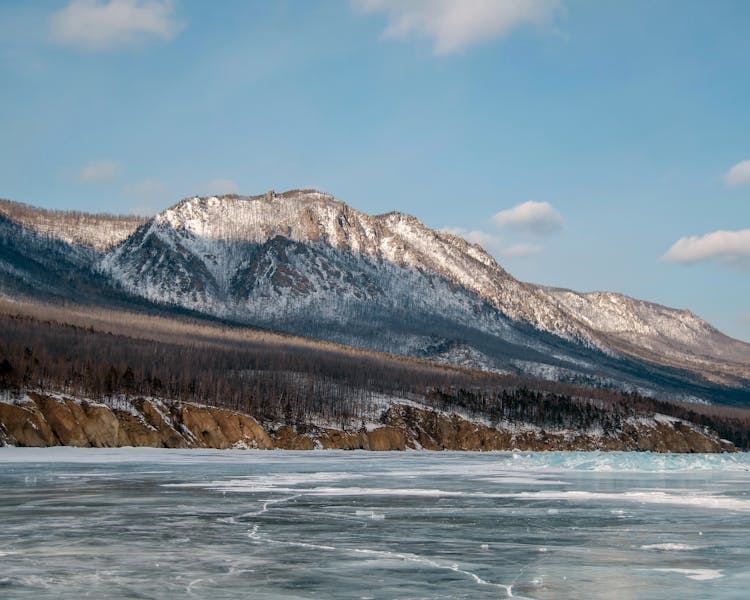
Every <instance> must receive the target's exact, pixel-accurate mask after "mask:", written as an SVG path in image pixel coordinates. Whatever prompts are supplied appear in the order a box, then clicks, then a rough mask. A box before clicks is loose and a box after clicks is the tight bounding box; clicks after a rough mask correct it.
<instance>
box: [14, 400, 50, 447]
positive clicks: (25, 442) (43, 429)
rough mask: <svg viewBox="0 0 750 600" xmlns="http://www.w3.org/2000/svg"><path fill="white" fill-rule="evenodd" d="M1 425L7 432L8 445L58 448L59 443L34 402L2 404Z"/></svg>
mask: <svg viewBox="0 0 750 600" xmlns="http://www.w3.org/2000/svg"><path fill="white" fill-rule="evenodd" d="M0 423H2V424H3V428H4V429H5V432H6V435H7V437H6V443H8V444H12V445H14V446H33V447H37V448H39V447H45V446H57V445H59V441H58V440H57V438H55V434H54V433H53V432H52V430H51V429H50V427H49V425H48V424H47V421H46V420H45V419H44V415H42V413H41V411H40V410H39V407H38V406H37V405H36V404H35V403H33V402H24V403H21V404H7V403H5V402H0Z"/></svg>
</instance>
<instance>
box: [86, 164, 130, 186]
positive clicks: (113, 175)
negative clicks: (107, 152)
mask: <svg viewBox="0 0 750 600" xmlns="http://www.w3.org/2000/svg"><path fill="white" fill-rule="evenodd" d="M119 176H120V163H118V162H117V161H114V160H97V161H94V162H90V163H89V164H87V165H86V166H85V167H83V168H82V169H81V170H80V171H79V172H78V180H79V181H80V182H81V183H107V182H110V181H116V180H117V178H118V177H119Z"/></svg>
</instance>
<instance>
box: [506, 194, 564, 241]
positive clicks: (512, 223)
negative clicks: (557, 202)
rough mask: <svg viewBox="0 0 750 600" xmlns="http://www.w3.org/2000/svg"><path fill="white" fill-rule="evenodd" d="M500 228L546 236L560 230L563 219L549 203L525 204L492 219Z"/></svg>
mask: <svg viewBox="0 0 750 600" xmlns="http://www.w3.org/2000/svg"><path fill="white" fill-rule="evenodd" d="M492 222H493V223H494V224H495V225H497V226H498V227H503V228H508V229H517V230H521V231H527V232H530V233H534V234H537V235H546V234H549V233H552V232H553V231H556V230H557V229H560V228H561V227H562V225H563V220H562V217H561V216H560V215H559V214H558V213H557V211H556V210H555V209H554V208H552V205H551V204H550V203H549V202H524V203H523V204H519V205H518V206H514V207H513V208H509V209H508V210H501V211H500V212H499V213H497V214H495V215H494V216H493V217H492Z"/></svg>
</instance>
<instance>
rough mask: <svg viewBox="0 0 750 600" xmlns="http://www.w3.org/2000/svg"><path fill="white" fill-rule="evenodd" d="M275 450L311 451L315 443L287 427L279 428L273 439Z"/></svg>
mask: <svg viewBox="0 0 750 600" xmlns="http://www.w3.org/2000/svg"><path fill="white" fill-rule="evenodd" d="M273 443H274V447H275V448H280V449H282V450H313V449H314V448H315V442H313V441H312V440H311V439H310V438H309V437H308V436H306V435H302V434H299V433H297V432H296V431H295V430H294V429H293V428H292V427H290V426H289V425H284V426H283V427H280V428H279V429H278V430H277V431H276V433H275V435H274V438H273Z"/></svg>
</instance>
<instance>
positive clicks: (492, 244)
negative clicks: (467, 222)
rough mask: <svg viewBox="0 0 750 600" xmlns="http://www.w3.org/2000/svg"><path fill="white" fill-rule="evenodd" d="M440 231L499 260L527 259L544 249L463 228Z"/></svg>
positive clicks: (445, 228) (449, 228)
mask: <svg viewBox="0 0 750 600" xmlns="http://www.w3.org/2000/svg"><path fill="white" fill-rule="evenodd" d="M441 231H445V232H447V233H452V234H453V235H457V236H459V237H462V238H464V239H465V240H466V241H467V242H469V243H471V244H479V245H480V246H481V247H482V248H484V249H485V250H486V251H487V252H489V253H490V254H494V255H495V256H496V257H498V258H500V257H502V258H529V257H531V256H536V255H537V254H541V253H542V251H543V250H544V248H543V247H542V246H538V245H536V244H512V245H510V246H508V245H507V242H506V241H505V240H504V239H503V238H502V237H500V236H498V235H494V234H492V233H487V232H486V231H481V230H477V229H474V230H468V229H464V228H463V227H444V228H443V229H442V230H441Z"/></svg>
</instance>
